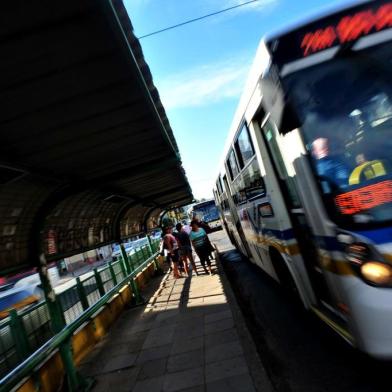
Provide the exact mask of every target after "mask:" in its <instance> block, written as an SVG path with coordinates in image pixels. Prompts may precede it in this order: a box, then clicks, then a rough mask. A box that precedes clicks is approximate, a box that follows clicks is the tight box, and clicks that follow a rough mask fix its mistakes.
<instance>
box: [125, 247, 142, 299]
mask: <svg viewBox="0 0 392 392" xmlns="http://www.w3.org/2000/svg"><path fill="white" fill-rule="evenodd" d="M120 250H121V256H122V258H123V260H124V263H125V266H126V268H127V273H128V275H129V274H131V273H132V272H133V271H131V263H130V260H129V258H128V254H127V252H126V250H125V247H124V244H123V243H120ZM130 283H131V288H132V293H133V295H134V296H135V301H136V304H137V305H138V304H141V303H143V298H142V296H141V294H140V290H139V287H138V285H137V283H136V282H135V280H134V277H133V276H131V278H130Z"/></svg>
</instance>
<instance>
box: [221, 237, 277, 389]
mask: <svg viewBox="0 0 392 392" xmlns="http://www.w3.org/2000/svg"><path fill="white" fill-rule="evenodd" d="M214 246H215V249H216V251H215V254H216V265H217V268H218V271H219V274H220V277H221V280H222V284H223V289H224V291H225V293H226V296H227V299H228V303H229V305H230V308H231V310H232V312H233V319H234V322H235V325H236V327H237V331H238V336H239V338H240V341H241V344H242V346H243V348H244V356H245V359H246V362H247V364H248V367H249V371H250V375H251V377H252V380H253V383H254V387H255V389H256V391H257V392H274V391H275V389H274V388H273V386H272V383H271V380H270V378H269V377H268V374H267V371H266V370H265V367H264V366H263V364H262V361H261V359H260V356H259V354H258V352H257V350H256V348H255V343H254V340H253V338H252V336H251V334H250V332H249V330H248V327H247V326H246V323H245V320H244V317H243V315H242V312H241V309H240V307H239V305H238V302H237V299H236V297H235V295H234V292H233V290H232V288H231V285H230V282H229V280H228V279H227V276H226V274H225V272H224V270H223V266H222V264H221V261H220V258H219V249H218V247H217V245H216V244H214Z"/></svg>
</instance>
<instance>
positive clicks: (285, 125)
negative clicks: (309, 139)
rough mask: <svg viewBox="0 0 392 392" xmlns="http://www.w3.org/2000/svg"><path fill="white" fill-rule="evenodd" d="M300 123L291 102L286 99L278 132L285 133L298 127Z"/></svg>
mask: <svg viewBox="0 0 392 392" xmlns="http://www.w3.org/2000/svg"><path fill="white" fill-rule="evenodd" d="M301 125H302V124H301V121H300V119H299V117H298V115H297V112H296V111H295V109H294V107H293V105H292V103H291V102H290V101H286V103H285V105H284V108H283V112H282V119H281V123H280V126H279V133H281V134H282V135H286V133H289V132H291V131H292V130H293V129H296V128H299V127H300V126H301Z"/></svg>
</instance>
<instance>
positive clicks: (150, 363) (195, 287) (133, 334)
mask: <svg viewBox="0 0 392 392" xmlns="http://www.w3.org/2000/svg"><path fill="white" fill-rule="evenodd" d="M215 268H216V267H215ZM216 272H217V273H216V274H215V275H213V276H209V275H205V274H201V275H199V276H195V275H194V276H192V277H190V278H187V279H185V278H183V279H177V280H175V279H173V278H172V277H171V276H170V275H166V277H165V278H164V279H163V281H162V283H161V285H160V287H159V288H158V289H157V288H156V287H155V289H156V291H155V293H154V294H153V295H152V296H151V298H150V300H149V302H148V304H147V306H145V307H144V308H136V309H133V310H132V309H131V310H128V311H126V312H125V313H124V314H123V316H122V317H121V319H120V320H119V321H118V322H117V323H116V325H115V327H114V328H113V330H112V332H111V333H110V334H109V336H108V337H107V338H106V339H105V340H104V341H103V342H102V343H101V344H99V346H98V347H97V348H96V349H95V350H94V352H93V354H92V355H90V357H89V358H88V361H87V362H86V363H84V364H83V366H82V369H81V370H82V373H83V374H89V375H92V376H94V377H95V379H96V380H97V383H96V385H95V388H94V391H113V392H115V391H116V392H117V391H118V392H120V391H135V392H155V391H157V392H158V391H189V392H196V391H214V392H216V391H218V392H219V391H225V392H227V391H247V392H248V391H249V392H252V391H255V388H254V384H253V380H252V377H251V376H250V373H249V368H248V363H247V360H246V359H245V356H244V351H243V346H242V344H241V342H240V339H239V336H238V333H237V328H236V323H235V322H234V319H233V314H232V309H231V307H230V305H229V304H228V301H227V298H226V295H225V293H224V289H223V285H222V281H221V277H220V275H219V273H218V271H217V269H216ZM150 289H152V288H150Z"/></svg>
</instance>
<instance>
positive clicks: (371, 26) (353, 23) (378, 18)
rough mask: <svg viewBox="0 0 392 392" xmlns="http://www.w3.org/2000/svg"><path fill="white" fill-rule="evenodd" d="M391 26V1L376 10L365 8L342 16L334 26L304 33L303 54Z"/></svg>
mask: <svg viewBox="0 0 392 392" xmlns="http://www.w3.org/2000/svg"><path fill="white" fill-rule="evenodd" d="M388 27H392V3H388V4H385V5H383V6H381V7H379V8H378V9H377V10H375V11H372V10H366V11H361V12H358V13H356V14H354V15H348V16H344V17H343V18H342V19H340V21H339V22H338V23H337V25H336V26H328V27H325V28H323V29H319V30H316V31H314V32H310V33H307V34H305V36H304V37H303V39H302V41H301V48H302V49H303V54H304V56H307V55H309V54H312V53H316V52H318V51H320V50H324V49H326V48H330V47H332V46H333V45H334V44H335V43H340V44H344V43H347V42H351V41H354V40H356V39H358V38H360V37H362V36H365V35H368V34H369V33H371V32H372V31H373V32H377V31H380V30H382V29H385V28H388Z"/></svg>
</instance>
